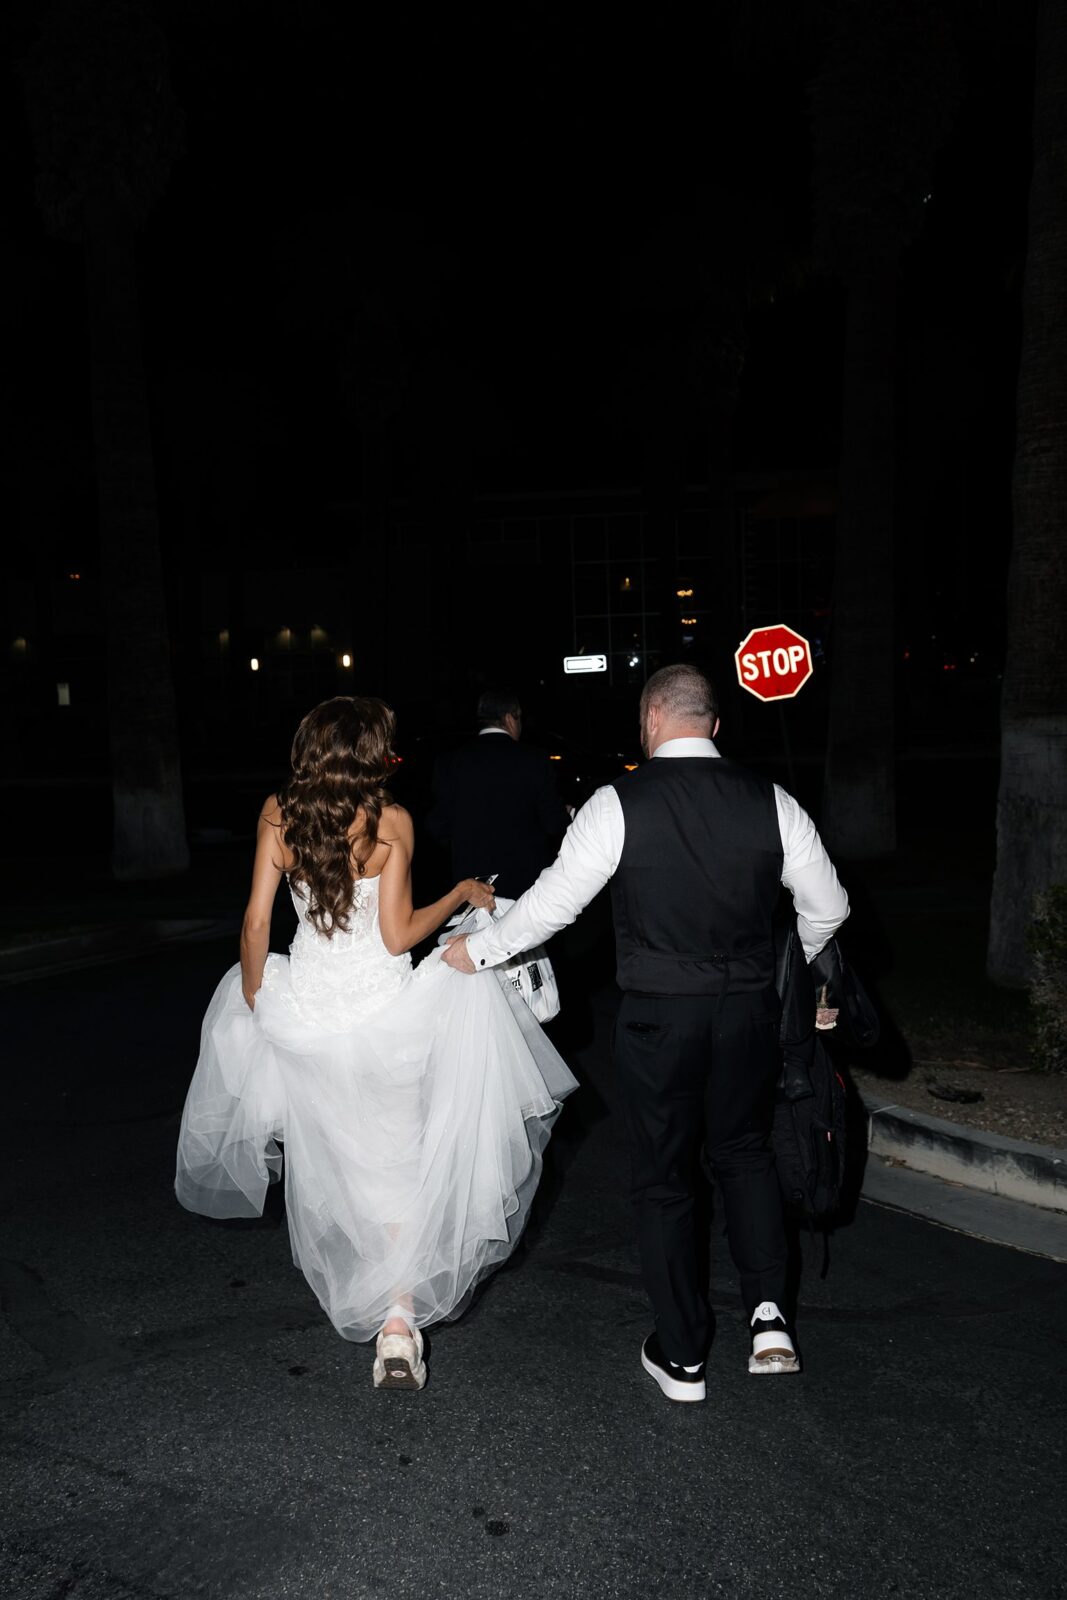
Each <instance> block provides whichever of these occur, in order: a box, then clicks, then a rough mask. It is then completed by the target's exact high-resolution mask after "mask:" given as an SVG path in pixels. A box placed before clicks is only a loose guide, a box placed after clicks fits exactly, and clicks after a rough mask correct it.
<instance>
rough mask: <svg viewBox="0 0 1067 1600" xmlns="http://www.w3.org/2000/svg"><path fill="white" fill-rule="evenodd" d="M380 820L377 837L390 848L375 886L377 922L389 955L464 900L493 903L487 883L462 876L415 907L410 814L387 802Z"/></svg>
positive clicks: (399, 953)
mask: <svg viewBox="0 0 1067 1600" xmlns="http://www.w3.org/2000/svg"><path fill="white" fill-rule="evenodd" d="M382 824H383V826H382V828H381V829H380V830H379V834H378V837H379V839H380V840H381V842H382V844H387V845H388V846H389V847H390V848H389V856H388V859H387V860H386V863H385V866H384V867H383V868H382V878H381V883H380V885H379V888H378V922H379V925H380V927H381V932H382V942H383V943H384V945H385V948H386V949H387V950H388V951H389V954H390V955H392V956H402V955H403V954H404V951H405V950H411V949H413V947H414V946H415V945H417V944H419V943H420V942H421V940H423V939H425V938H428V937H429V935H430V934H431V933H433V931H434V929H435V928H439V927H440V926H441V924H442V922H445V921H447V919H448V918H449V917H450V916H451V915H452V913H453V912H454V911H458V910H459V908H460V906H462V905H466V903H467V901H468V900H469V901H471V902H472V903H473V904H474V905H476V906H492V905H493V903H494V901H493V892H492V890H491V889H490V888H489V887H488V885H487V884H484V883H479V882H478V880H477V879H476V878H464V879H463V880H462V882H461V883H457V884H456V887H455V888H454V889H450V890H449V892H448V894H446V895H442V896H441V899H440V900H435V901H434V903H433V905H432V906H422V907H421V908H420V909H419V910H417V911H416V909H415V907H414V905H413V904H412V899H411V857H412V854H413V852H414V848H415V830H414V828H413V827H412V825H411V817H410V816H409V815H408V813H407V812H406V811H405V810H404V808H403V806H391V807H390V808H389V811H388V813H387V814H386V815H385V816H383V818H382Z"/></svg>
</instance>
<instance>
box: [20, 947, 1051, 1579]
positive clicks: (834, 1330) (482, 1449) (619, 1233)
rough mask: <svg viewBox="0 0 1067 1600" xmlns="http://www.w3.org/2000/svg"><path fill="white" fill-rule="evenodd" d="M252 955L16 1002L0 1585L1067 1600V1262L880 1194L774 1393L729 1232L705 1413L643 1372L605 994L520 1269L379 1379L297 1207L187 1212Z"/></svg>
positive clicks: (860, 1217) (157, 965)
mask: <svg viewBox="0 0 1067 1600" xmlns="http://www.w3.org/2000/svg"><path fill="white" fill-rule="evenodd" d="M231 959H232V956H231V951H230V949H229V947H227V946H223V945H219V944H204V945H198V946H190V947H186V948H171V949H170V950H168V951H166V952H160V953H157V954H155V955H152V956H147V957H145V958H144V959H142V960H140V961H137V962H133V963H130V964H127V965H124V966H115V967H110V968H102V969H98V970H95V971H88V972H81V973H73V974H69V975H66V976H63V977H55V978H53V979H50V980H48V981H46V982H38V983H32V984H26V985H24V986H22V987H20V988H16V989H12V990H8V991H7V992H6V993H4V994H3V995H2V996H0V1001H2V1007H3V1013H4V1023H3V1037H4V1043H5V1055H6V1057H7V1060H8V1063H9V1066H8V1081H9V1083H10V1084H12V1086H13V1094H12V1097H11V1100H10V1101H9V1111H8V1117H7V1119H6V1122H5V1128H4V1133H5V1138H4V1147H5V1161H4V1170H3V1179H2V1184H3V1196H2V1201H3V1217H4V1229H3V1245H2V1255H3V1258H4V1259H3V1263H2V1266H0V1288H2V1292H3V1305H4V1313H5V1314H4V1316H3V1318H0V1416H2V1427H3V1434H2V1446H0V1488H2V1491H3V1495H2V1503H3V1512H2V1544H0V1593H2V1595H3V1596H4V1597H5V1600H61V1597H62V1600H98V1597H100V1600H102V1597H107V1600H113V1597H114V1600H120V1597H121V1600H126V1597H130V1600H133V1597H138V1600H149V1597H152V1600H155V1597H163V1596H167V1597H171V1596H182V1597H183V1596H208V1597H213V1600H214V1597H219V1600H253V1597H254V1600H275V1597H282V1596H293V1597H299V1600H312V1597H318V1596H325V1597H329V1600H348V1597H352V1600H357V1597H358V1600H362V1597H365V1596H366V1597H371V1596H378V1595H382V1596H387V1597H395V1600H406V1597H412V1600H415V1597H418V1600H423V1597H428V1596H432V1595H440V1596H447V1597H450V1600H453V1597H454V1600H459V1597H466V1596H476V1597H479V1600H481V1597H486V1600H489V1597H492V1600H497V1597H501V1596H508V1597H509V1600H524V1597H527V1596H530V1597H532V1596H537V1597H555V1596H560V1597H563V1596H566V1597H575V1600H577V1597H579V1596H581V1597H583V1600H586V1597H588V1600H599V1597H602V1596H603V1597H607V1596H626V1597H635V1600H638V1597H639V1600H644V1597H646V1596H647V1597H663V1600H695V1597H704V1596H709V1597H710V1596H731V1597H739V1596H759V1597H761V1600H771V1597H775V1596H783V1597H790V1600H805V1597H808V1596H819V1597H822V1596H827V1597H842V1600H845V1597H848V1600H852V1597H854V1596H860V1595H863V1596H880V1595H899V1596H906V1597H924V1596H938V1597H942V1600H949V1597H956V1596H959V1597H961V1600H963V1597H966V1600H974V1597H976V1596H981V1597H986V1596H989V1597H996V1600H1007V1597H1013V1596H1020V1597H1027V1600H1049V1597H1053V1596H1057V1595H1061V1594H1067V1582H1065V1578H1064V1564H1063V1555H1062V1549H1063V1542H1062V1541H1063V1531H1064V1528H1063V1521H1064V1519H1063V1511H1062V1505H1063V1500H1062V1488H1061V1485H1062V1460H1061V1452H1062V1437H1063V1435H1062V1422H1061V1418H1062V1414H1063V1410H1062V1406H1063V1399H1064V1395H1063V1389H1064V1379H1063V1370H1064V1366H1065V1361H1064V1355H1065V1350H1064V1345H1065V1337H1064V1329H1065V1326H1067V1319H1065V1316H1064V1299H1063V1295H1064V1282H1065V1278H1064V1269H1063V1268H1062V1267H1059V1266H1055V1265H1053V1264H1052V1263H1050V1262H1048V1261H1045V1260H1042V1259H1039V1258H1035V1257H1031V1256H1027V1255H1023V1254H1020V1253H1017V1252H1014V1251H1010V1250H1005V1249H1000V1248H998V1247H995V1246H992V1245H987V1244H983V1243H980V1242H978V1241H976V1240H973V1239H969V1238H966V1237H964V1236H962V1235H958V1234H955V1233H951V1232H948V1231H946V1230H944V1229H940V1228H937V1227H935V1226H933V1225H931V1224H928V1223H925V1222H923V1221H920V1220H917V1219H915V1218H912V1217H909V1216H906V1215H903V1214H900V1213H898V1212H894V1211H890V1210H885V1209H881V1208H878V1207H874V1206H871V1205H868V1204H866V1203H861V1204H860V1205H859V1207H858V1209H857V1211H856V1214H855V1217H854V1220H853V1221H852V1222H851V1223H850V1224H849V1225H848V1226H847V1227H844V1228H841V1229H839V1230H838V1232H837V1234H836V1235H835V1237H834V1240H833V1246H832V1260H831V1266H830V1270H829V1274H828V1276H827V1277H826V1278H825V1279H820V1277H819V1275H818V1271H817V1267H818V1265H819V1264H820V1263H821V1253H820V1252H819V1251H818V1250H814V1251H813V1250H811V1249H810V1248H809V1250H808V1257H809V1260H808V1265H807V1268H806V1271H805V1274H804V1277H803V1281H802V1285H801V1312H800V1323H799V1328H800V1336H801V1341H802V1352H803V1357H804V1362H805V1370H804V1372H803V1374H802V1375H801V1376H800V1377H798V1378H779V1379H777V1380H776V1381H775V1382H774V1383H766V1382H765V1383H762V1384H760V1383H757V1382H755V1381H754V1380H753V1379H752V1378H750V1377H749V1376H748V1373H747V1370H746V1355H747V1339H746V1331H745V1327H744V1322H743V1317H742V1315H741V1310H740V1304H739V1300H738V1296H737V1289H736V1282H735V1279H734V1276H733V1272H732V1268H731V1266H730V1263H729V1259H728V1257H727V1254H726V1250H725V1244H724V1241H723V1240H722V1239H721V1238H718V1237H717V1238H716V1239H715V1241H714V1252H713V1262H714V1265H713V1285H714V1297H715V1301H716V1305H717V1308H718V1332H717V1337H716V1341H715V1345H714V1348H713V1351H712V1355H711V1360H710V1364H709V1372H708V1378H709V1384H708V1387H709V1397H708V1403H707V1404H706V1405H705V1406H692V1407H679V1406H671V1405H670V1404H669V1403H668V1402H666V1401H665V1400H664V1399H663V1398H662V1397H661V1395H660V1393H659V1391H658V1389H657V1388H656V1387H655V1386H654V1384H653V1383H652V1381H651V1380H650V1379H649V1378H648V1377H646V1376H645V1374H644V1373H643V1372H642V1371H641V1369H640V1366H639V1364H638V1352H639V1348H640V1343H641V1339H642V1338H643V1336H644V1334H645V1333H646V1332H647V1331H648V1328H649V1326H650V1323H649V1316H648V1312H647V1307H646V1303H645V1300H644V1296H643V1294H642V1291H641V1285H640V1280H639V1276H638V1273H637V1269H636V1261H635V1256H634V1251H633V1248H632V1244H631V1237H630V1223H629V1214H628V1208H627V1205H626V1201H625V1197H624V1193H623V1174H624V1169H625V1161H624V1157H623V1152H622V1150H621V1147H620V1145H619V1141H618V1132H617V1128H616V1125H615V1122H614V1120H613V1119H612V1118H611V1116H610V1115H609V1105H610V1097H611V1082H610V1074H609V1072H608V1067H607V1051H606V1038H607V1032H608V1026H609V1021H610V1011H611V1005H612V1000H611V991H610V990H608V989H600V990H598V991H597V992H596V994H595V995H594V999H593V1004H592V1008H591V1013H590V1016H589V1018H588V1019H587V1020H589V1021H590V1023H591V1024H595V1026H591V1027H590V1029H589V1030H587V1034H588V1036H587V1037H586V1038H585V1042H584V1043H583V1044H582V1045H581V1047H580V1048H579V1047H577V1046H576V1047H575V1048H574V1050H573V1053H572V1060H573V1062H574V1065H575V1068H576V1070H577V1071H578V1072H579V1074H580V1075H581V1076H582V1078H583V1082H584V1083H585V1085H586V1086H585V1087H584V1088H583V1090H582V1091H580V1094H579V1095H578V1096H576V1097H575V1101H574V1102H572V1104H571V1106H570V1108H569V1109H568V1111H567V1113H566V1114H565V1117H564V1119H563V1120H562V1121H561V1124H560V1127H559V1129H558V1131H557V1135H556V1139H555V1141H554V1150H553V1163H552V1168H551V1170H550V1171H549V1172H548V1173H547V1176H546V1182H545V1184H544V1186H543V1192H542V1196H541V1199H540V1202H539V1209H538V1213H537V1215H536V1217H535V1221H534V1224H533V1225H532V1227H531V1230H530V1234H529V1236H528V1241H527V1247H526V1248H525V1250H524V1251H523V1252H522V1254H521V1255H520V1257H519V1258H518V1259H517V1260H516V1261H515V1262H514V1263H513V1264H512V1265H511V1266H509V1268H508V1269H507V1270H505V1271H504V1272H502V1273H500V1274H499V1275H498V1276H497V1278H496V1279H495V1280H494V1281H493V1282H492V1284H491V1285H490V1286H489V1288H488V1289H487V1290H486V1292H485V1293H484V1294H483V1296H482V1297H481V1299H480V1300H479V1301H478V1303H477V1304H476V1305H475V1307H474V1308H473V1309H472V1311H471V1312H470V1313H469V1314H468V1315H467V1316H466V1317H465V1318H464V1319H463V1320H462V1321H460V1322H459V1323H456V1324H454V1325H451V1326H446V1327H443V1328H440V1329H438V1330H436V1331H435V1332H434V1333H433V1335H432V1338H431V1342H430V1343H431V1347H430V1371H431V1378H430V1383H429V1386H428V1387H427V1389H426V1390H425V1391H424V1392H423V1393H422V1394H421V1395H418V1394H404V1393H376V1392H374V1390H373V1389H372V1387H371V1381H370V1364H371V1352H370V1348H369V1347H368V1346H358V1345H350V1344H346V1343H345V1342H344V1341H342V1340H341V1339H339V1338H338V1337H337V1335H336V1334H335V1333H334V1332H333V1330H332V1328H331V1327H330V1325H329V1324H328V1323H327V1321H326V1319H325V1317H324V1316H323V1315H322V1313H321V1312H320V1310H319V1308H318V1306H317V1304H316V1303H315V1301H314V1299H313V1298H312V1296H311V1293H310V1291H309V1290H308V1289H307V1287H306V1285H305V1283H304V1280H303V1278H302V1277H301V1276H300V1275H299V1273H298V1272H296V1270H295V1269H294V1268H293V1266H292V1263H291V1260H290V1257H289V1251H288V1242H287V1237H286V1232H285V1227H284V1221H283V1219H282V1218H281V1215H280V1211H279V1209H278V1208H277V1207H275V1208H274V1209H273V1210H272V1212H271V1213H270V1214H269V1215H268V1217H267V1218H266V1219H265V1220H264V1221H263V1222H262V1223H247V1224H218V1223H209V1222H207V1221H204V1220H202V1219H199V1218H196V1217H193V1216H190V1215H188V1214H187V1213H185V1212H184V1211H182V1210H181V1209H180V1208H179V1207H178V1205H177V1204H176V1203H175V1201H174V1199H173V1194H172V1189H171V1184H172V1178H173V1148H174V1139H175V1133H176V1128H177V1119H178V1112H179V1110H180V1105H181V1100H182V1095H183V1092H184V1086H185V1083H186V1081H187V1079H188V1076H189V1073H190V1071H191V1068H192V1065H193V1061H194V1058H195V1054H196V1047H197V1034H198V1027H199V1019H200V1015H201V1012H202V1009H203V1006H204V1004H205V1003H206V1000H207V998H208V997H209V995H210V992H211V990H212V988H213V986H214V983H215V981H216V980H217V978H218V977H219V976H220V975H221V972H222V970H223V969H224V967H225V966H226V965H227V964H228V963H229V961H230V960H231ZM575 1017H576V1024H575V1026H576V1036H577V1037H578V1038H581V1037H582V1034H583V1028H582V1025H581V1024H582V1020H583V1019H582V1018H581V1017H580V1016H579V1014H578V1011H577V1010H576V1012H575ZM1057 1411H1059V1416H1057Z"/></svg>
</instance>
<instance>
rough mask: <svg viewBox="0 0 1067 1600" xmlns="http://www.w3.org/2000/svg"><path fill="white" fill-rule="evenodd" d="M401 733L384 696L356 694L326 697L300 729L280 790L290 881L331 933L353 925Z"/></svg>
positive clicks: (313, 917)
mask: <svg viewBox="0 0 1067 1600" xmlns="http://www.w3.org/2000/svg"><path fill="white" fill-rule="evenodd" d="M395 732H396V717H395V716H394V715H393V712H392V711H391V710H390V708H389V707H388V706H387V705H386V704H385V702H384V701H383V700H374V699H370V698H365V699H359V698H353V697H352V696H351V695H338V696H337V697H336V698H335V699H333V700H324V701H323V702H322V704H321V705H319V706H316V707H315V709H314V711H309V712H308V714H307V716H306V717H305V718H304V720H303V722H302V723H301V724H300V726H299V728H297V730H296V737H295V738H294V740H293V750H292V757H291V760H292V767H293V771H292V776H291V777H290V779H289V782H288V783H287V784H286V785H285V787H284V789H282V791H281V793H280V794H279V796H278V800H279V804H280V805H281V811H282V822H281V827H282V837H283V838H284V840H285V842H286V844H287V845H288V847H289V849H290V851H291V852H292V856H293V865H292V866H291V867H290V869H289V878H290V881H291V882H293V883H300V884H303V885H304V886H305V890H306V894H307V900H308V914H309V916H310V917H311V920H312V922H314V924H315V926H316V928H318V930H319V932H320V933H323V934H325V935H326V937H327V938H330V937H331V936H332V935H333V933H334V932H335V931H336V930H337V929H338V928H340V929H341V931H342V933H346V932H347V931H348V917H349V913H350V911H351V909H352V886H353V872H355V873H356V874H357V875H359V876H360V877H362V875H363V873H364V872H365V871H366V868H367V862H368V861H369V860H370V858H371V856H372V855H373V854H374V851H375V849H376V847H377V844H378V822H379V819H380V817H381V814H382V807H383V806H387V805H389V804H391V796H390V794H389V791H388V790H387V789H386V787H385V780H386V778H387V776H388V774H389V771H390V768H391V767H392V764H393V761H394V756H393V735H394V733H395ZM360 812H362V818H361V824H360V828H359V831H358V832H357V833H356V834H355V835H354V836H352V835H350V833H349V830H350V828H351V827H352V824H353V822H355V820H356V817H357V816H358V815H359V814H360Z"/></svg>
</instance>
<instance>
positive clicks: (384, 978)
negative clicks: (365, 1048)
mask: <svg viewBox="0 0 1067 1600" xmlns="http://www.w3.org/2000/svg"><path fill="white" fill-rule="evenodd" d="M378 884H379V879H378V878H357V880H356V882H355V886H354V888H353V893H352V910H351V913H350V915H349V918H348V930H347V932H345V931H343V930H342V929H340V928H339V929H337V930H336V931H335V932H334V934H333V936H332V937H331V938H327V937H326V935H325V934H322V933H320V932H319V931H318V929H317V928H316V926H315V924H314V923H313V922H312V920H311V917H310V915H309V911H308V899H307V894H306V891H305V889H304V888H303V886H302V885H300V884H297V883H293V882H292V881H290V882H289V893H290V895H291V896H292V900H293V908H294V910H295V911H296V915H297V918H298V924H297V930H296V937H295V938H294V940H293V942H292V944H291V945H290V946H289V981H288V984H287V985H285V986H283V985H281V984H280V983H279V982H278V974H277V973H274V974H273V981H272V973H271V964H270V963H268V966H267V970H266V972H265V973H264V975H263V985H264V988H276V989H277V990H278V992H279V997H280V998H282V999H283V1003H285V1004H287V1005H289V1006H290V1007H291V1009H294V1010H299V1011H300V1013H301V1014H302V1015H303V1016H305V1017H306V1018H307V1019H308V1021H309V1022H312V1023H313V1024H314V1025H315V1026H316V1027H318V1028H320V1029H321V1028H325V1029H332V1028H335V1027H336V1028H338V1029H343V1028H347V1027H350V1026H351V1024H352V1023H353V1022H356V1021H358V1020H359V1018H360V1017H361V1016H366V1015H368V1014H369V1013H370V1012H372V1011H374V1010H376V1009H377V1008H378V1006H380V1005H382V1004H384V1002H385V1001H387V1000H389V999H391V998H392V996H393V995H395V994H398V993H399V991H400V990H401V989H402V988H403V987H404V985H405V984H406V983H407V981H408V979H409V977H410V976H411V956H410V955H408V954H404V955H402V956H393V955H390V954H389V951H388V950H387V949H386V947H385V943H384V941H383V939H382V935H381V929H380V928H379V925H378Z"/></svg>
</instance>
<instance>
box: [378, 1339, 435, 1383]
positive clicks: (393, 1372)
mask: <svg viewBox="0 0 1067 1600" xmlns="http://www.w3.org/2000/svg"><path fill="white" fill-rule="evenodd" d="M425 1382H426V1363H425V1361H424V1360H423V1359H422V1334H421V1333H420V1332H419V1330H418V1328H415V1329H413V1330H412V1332H411V1333H380V1334H379V1335H378V1342H377V1344H376V1346H375V1357H374V1387H375V1388H376V1389H421V1388H422V1387H423V1386H424V1384H425Z"/></svg>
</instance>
